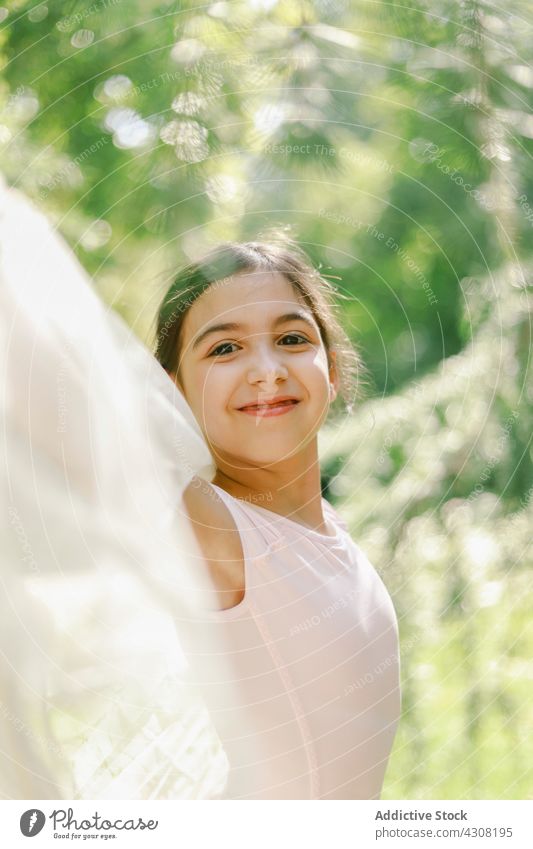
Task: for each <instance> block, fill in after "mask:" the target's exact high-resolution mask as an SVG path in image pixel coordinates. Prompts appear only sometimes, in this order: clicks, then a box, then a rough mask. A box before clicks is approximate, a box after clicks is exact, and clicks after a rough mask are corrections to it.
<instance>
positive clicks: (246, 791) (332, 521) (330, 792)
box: [156, 242, 400, 799]
mask: <svg viewBox="0 0 533 849" xmlns="http://www.w3.org/2000/svg"><path fill="white" fill-rule="evenodd" d="M333 292H334V290H333V287H331V285H330V284H329V283H328V282H327V281H326V280H324V278H322V277H321V276H320V275H319V274H318V272H317V271H316V270H314V269H313V268H312V267H311V265H310V264H309V261H308V260H307V258H306V257H305V256H304V255H303V253H302V252H301V251H299V250H297V249H296V248H295V247H294V246H292V245H279V244H270V243H262V242H249V243H245V244H226V245H222V246H221V247H219V248H217V249H215V250H214V251H213V252H212V253H211V254H209V255H208V256H207V257H206V258H205V259H204V260H203V261H201V262H198V263H195V264H193V265H191V266H189V267H188V268H186V269H185V270H184V271H183V272H181V273H180V274H179V275H178V277H177V278H176V280H175V281H174V283H173V285H172V286H171V288H170V290H169V291H168V293H167V295H166V297H165V298H164V301H163V303H162V305H161V308H160V312H159V316H158V330H157V350H156V356H157V358H158V360H159V361H160V363H161V364H162V365H163V367H164V368H165V369H166V370H167V372H168V374H169V375H170V376H171V377H172V379H173V380H174V381H175V383H176V385H177V386H178V388H179V390H180V391H181V393H182V394H183V396H184V397H185V399H186V401H187V403H188V404H189V406H190V408H191V410H192V412H193V414H194V416H195V418H196V420H197V421H198V424H199V426H200V428H201V430H202V432H203V434H204V436H205V439H206V442H207V445H208V447H209V450H210V452H211V455H212V457H213V460H214V464H215V467H216V473H215V475H214V477H213V479H212V481H211V482H210V483H209V482H207V481H202V480H200V479H199V478H197V477H194V478H193V479H192V480H191V483H190V485H189V486H188V488H187V489H186V490H185V495H184V507H185V509H186V512H187V514H188V516H189V517H190V520H191V522H192V526H193V529H194V531H195V535H196V537H197V540H198V543H199V547H200V549H201V552H202V553H203V555H204V557H205V560H206V563H207V566H208V570H209V573H210V576H211V578H212V585H213V597H212V599H211V602H210V607H211V608H212V609H211V610H209V611H206V613H205V617H204V626H205V628H208V627H209V628H215V629H216V631H215V633H216V634H217V635H218V636H219V644H220V645H225V649H224V654H225V655H226V656H227V657H228V658H229V660H230V668H231V674H232V676H233V680H234V681H236V682H238V686H239V704H238V705H233V706H232V707H231V708H230V706H228V705H226V707H225V709H224V707H222V708H221V709H220V710H217V711H215V714H216V715H214V717H213V718H214V721H215V725H216V726H217V729H218V731H219V734H220V737H221V739H222V742H223V743H224V746H225V749H226V752H227V754H228V757H229V762H230V767H231V771H230V778H229V782H228V785H227V788H226V798H233V799H236V798H239V799H243V798H245V799H376V798H379V795H380V791H381V786H382V782H383V776H384V772H385V768H386V764H387V759H388V757H389V753H390V749H391V746H392V742H393V739H394V734H395V730H396V724H397V721H398V716H399V709H400V697H399V685H398V667H399V662H398V630H397V622H396V617H395V614H394V609H393V606H392V602H391V599H390V597H389V595H388V593H387V590H386V589H385V587H384V585H383V583H382V581H381V579H380V578H379V576H378V574H377V573H376V571H375V570H374V568H373V566H372V565H371V564H370V563H369V561H368V559H367V558H366V556H365V555H364V553H363V552H362V551H361V549H360V548H359V547H358V546H357V545H356V544H355V543H354V542H353V541H352V539H351V538H350V535H349V533H348V529H347V526H346V524H345V523H344V521H343V520H342V519H341V517H340V516H339V515H338V513H337V512H336V511H335V510H334V509H333V508H332V506H331V505H330V504H329V503H328V502H327V501H326V500H325V499H324V498H322V496H321V487H320V467H319V460H318V448H317V434H318V431H319V429H320V427H321V425H322V424H323V422H324V421H325V419H326V416H327V414H328V411H329V409H330V405H331V404H332V403H333V401H334V400H335V398H336V397H337V396H338V395H341V396H342V397H344V399H345V400H347V401H348V402H349V399H350V397H351V395H352V391H353V383H354V380H355V378H356V377H357V376H358V374H359V373H360V371H361V368H362V366H361V363H360V361H359V359H358V356H357V354H356V352H355V350H354V349H353V348H352V347H351V346H350V344H349V342H348V339H347V337H346V335H345V334H344V333H343V331H342V330H341V327H340V325H339V323H338V321H337V319H336V316H335V307H334V300H333ZM209 668H210V671H211V673H212V666H210V667H209ZM222 683H223V682H222V681H218V682H217V681H213V680H212V674H211V680H209V681H208V682H203V684H204V686H205V687H206V692H207V693H208V699H209V693H210V694H211V695H212V696H213V697H214V694H215V692H216V688H217V686H218V685H219V684H222ZM235 711H237V712H238V719H237V720H236V716H235Z"/></svg>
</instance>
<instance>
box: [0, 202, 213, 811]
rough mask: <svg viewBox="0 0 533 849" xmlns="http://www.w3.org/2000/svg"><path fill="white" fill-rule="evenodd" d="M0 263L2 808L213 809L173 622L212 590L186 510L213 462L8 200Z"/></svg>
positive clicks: (169, 394) (206, 733)
mask: <svg viewBox="0 0 533 849" xmlns="http://www.w3.org/2000/svg"><path fill="white" fill-rule="evenodd" d="M0 250H1V256H0V261H1V266H0V275H1V279H0V283H1V288H0V304H1V315H0V350H1V353H2V358H1V366H2V372H3V375H2V376H3V380H2V386H3V391H2V396H1V402H0V405H1V412H2V440H3V449H2V454H3V463H2V469H3V474H2V483H3V486H2V500H3V505H2V512H3V516H4V529H3V530H4V532H3V534H2V543H1V555H2V559H1V572H0V575H1V584H0V586H1V592H2V612H1V616H0V652H1V653H2V663H1V665H0V741H1V742H0V798H15V799H16V798H19V799H22V798H28V799H29V798H33V799H46V798H61V797H63V798H91V799H93V798H94V799H97V798H159V799H161V798H212V797H217V796H218V795H219V794H220V793H221V792H222V790H223V787H224V783H225V781H226V776H227V759H226V756H225V753H224V751H223V750H222V748H221V746H220V743H219V741H218V739H217V737H216V735H215V733H214V730H213V726H212V723H211V720H210V717H209V714H208V713H207V711H206V710H205V708H204V707H203V704H202V703H201V702H200V701H199V700H198V695H197V693H196V692H195V691H194V689H193V688H192V687H191V686H190V685H189V683H188V667H187V662H186V659H185V656H184V653H183V651H182V648H181V646H182V645H183V642H184V641H183V636H186V635H180V634H179V633H176V630H175V626H174V618H175V617H176V614H178V615H177V617H176V618H178V619H179V621H180V622H181V623H183V622H186V621H187V617H188V616H189V614H190V616H194V611H195V607H194V599H195V597H196V592H197V590H198V589H199V588H200V589H201V587H202V586H204V588H205V584H203V583H202V582H203V581H205V580H206V579H205V571H204V568H203V562H201V558H200V557H199V553H198V550H197V548H196V547H195V545H194V543H193V539H192V535H191V531H190V527H189V525H188V523H187V521H186V519H185V517H184V515H183V511H182V510H181V508H180V499H181V494H182V491H183V488H184V486H185V484H186V483H187V481H188V480H189V479H190V477H191V476H192V475H193V474H195V473H199V474H203V475H204V476H206V477H209V476H210V473H211V471H212V466H211V457H210V455H209V452H208V450H207V447H206V445H205V443H204V441H203V439H202V436H201V433H200V431H199V429H198V427H197V425H196V423H195V421H194V418H193V417H192V414H191V413H190V410H189V409H188V407H187V405H186V404H185V402H184V400H183V398H182V397H181V395H180V394H179V392H178V391H177V390H176V389H175V387H174V384H173V383H172V382H171V381H170V380H169V378H168V377H167V375H166V374H165V372H164V371H163V369H162V368H161V367H160V366H159V364H158V363H157V362H156V360H155V359H154V357H153V356H152V354H151V353H150V352H149V351H148V350H147V349H146V348H145V347H144V346H143V345H142V344H141V343H140V342H139V341H138V340H137V339H136V338H135V337H134V336H133V334H132V333H131V331H130V330H129V329H128V328H127V327H126V325H125V324H124V323H123V322H122V321H121V320H120V318H119V317H118V316H117V315H116V314H114V313H113V312H112V311H110V310H109V309H108V308H106V306H105V305H104V304H103V303H102V302H101V301H100V299H99V298H98V297H97V295H96V294H95V292H94V291H93V288H92V286H91V282H90V280H89V279H88V278H87V276H86V275H85V273H84V272H83V270H82V269H81V267H80V265H79V264H78V262H77V261H76V259H75V258H74V256H73V254H72V253H71V251H70V250H69V249H68V247H67V246H66V245H65V244H64V242H63V241H62V239H61V238H60V237H59V236H58V235H57V233H56V232H55V231H54V230H53V228H52V227H51V226H50V224H49V223H48V222H47V220H46V219H45V217H44V216H43V215H41V214H40V213H39V212H38V211H37V210H35V208H34V207H32V206H31V204H30V203H29V202H28V201H27V200H26V199H25V198H24V197H23V196H22V195H20V194H19V193H17V192H15V191H13V190H9V189H6V188H5V187H0ZM200 565H202V568H199V567H200ZM182 627H183V626H182ZM217 662H220V655H219V656H218V661H217Z"/></svg>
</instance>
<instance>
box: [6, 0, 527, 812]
mask: <svg viewBox="0 0 533 849" xmlns="http://www.w3.org/2000/svg"><path fill="white" fill-rule="evenodd" d="M0 21H1V23H0V27H1V29H0V56H1V61H2V63H3V81H2V83H1V84H0V143H1V144H2V149H3V159H2V161H3V166H2V167H3V172H4V174H5V176H6V178H7V179H8V181H9V182H10V183H11V184H13V185H16V186H19V187H21V188H22V189H23V190H24V191H25V192H26V193H27V194H28V195H29V196H30V197H32V198H34V199H35V200H36V202H37V203H38V204H39V205H40V206H41V208H42V209H43V210H45V211H46V212H47V213H48V214H49V215H51V216H52V217H53V218H54V220H55V221H56V223H57V226H58V227H59V229H60V230H61V231H62V232H63V233H64V234H65V236H66V238H67V239H68V240H69V242H70V243H71V245H72V246H73V247H74V249H75V250H76V252H77V253H78V255H79V256H80V258H81V260H82V262H83V264H84V265H85V266H86V267H87V268H88V269H89V271H90V272H91V273H92V274H93V275H94V279H95V286H96V287H97V288H98V290H99V291H100V292H101V294H102V296H103V297H104V299H105V300H106V301H107V302H108V303H110V304H111V305H113V306H114V308H115V309H117V310H118V311H119V312H120V313H121V314H122V315H123V316H124V317H125V318H126V320H127V321H128V322H129V323H130V324H131V326H132V327H133V328H134V329H135V331H136V332H137V333H138V334H139V335H140V336H141V337H142V338H144V339H145V340H150V332H151V328H152V322H153V317H154V314H155V311H156V309H157V305H158V303H159V300H160V297H161V295H162V293H163V291H164V289H165V287H166V285H167V283H168V280H169V277H170V276H171V275H172V273H173V271H174V270H175V269H176V268H177V267H178V266H180V265H181V264H183V263H184V262H185V261H187V260H188V259H190V258H194V257H195V256H197V255H198V254H199V253H201V252H203V250H204V249H205V248H206V247H209V246H210V245H212V244H213V243H215V242H217V241H219V240H221V239H227V238H231V239H241V238H253V237H256V236H257V235H261V234H265V233H268V232H269V231H270V230H271V229H272V228H274V227H275V228H278V229H279V228H281V229H283V228H285V229H288V230H289V231H290V233H291V234H292V235H293V236H294V237H296V238H297V239H298V240H299V241H300V242H301V244H302V245H303V246H304V247H305V248H306V249H307V251H308V252H309V254H310V255H311V257H312V258H313V260H314V261H315V262H316V263H320V264H321V266H322V270H323V272H324V273H325V274H327V275H330V276H331V277H333V278H335V279H336V281H337V283H338V286H339V290H340V291H342V292H344V293H345V294H347V295H348V296H349V299H348V300H346V301H343V302H342V307H343V310H344V317H345V321H346V326H347V329H348V330H349V331H350V333H351V335H352V337H353V338H354V340H356V341H357V342H358V344H359V345H360V347H361V349H362V352H363V356H364V358H365V361H366V363H367V365H368V367H369V369H370V373H371V375H372V383H373V385H372V387H371V388H370V392H369V395H371V396H374V397H369V398H368V399H367V400H366V401H365V402H364V403H361V404H360V406H359V407H358V408H357V409H356V411H355V414H354V415H353V416H351V417H350V418H349V419H341V420H339V421H338V422H336V423H335V424H334V425H333V426H332V427H331V428H329V429H327V430H325V431H324V433H323V434H322V451H323V458H324V481H325V483H326V484H327V490H326V491H327V494H328V497H331V498H332V499H333V500H335V501H336V502H337V503H338V506H339V509H340V510H341V512H343V513H344V515H345V516H346V517H347V519H348V521H349V522H350V527H351V529H352V531H353V533H354V536H355V538H356V539H357V540H358V541H359V542H360V543H361V545H362V546H363V547H364V548H365V549H366V550H367V551H368V553H369V555H370V556H371V559H372V560H373V562H374V563H375V564H376V566H377V568H378V570H379V571H380V573H381V574H382V575H383V578H384V580H385V582H386V584H387V586H388V587H389V589H390V590H391V592H392V594H393V597H394V601H395V605H396V609H397V611H398V615H399V619H400V629H401V636H402V646H403V648H402V675H403V718H402V723H401V726H400V730H399V733H398V736H397V740H396V744H395V748H394V752H393V757H392V759H391V763H390V767H389V770H388V774H387V781H386V785H385V788H384V797H386V798H441V799H442V798H526V797H528V796H530V795H531V786H532V775H531V763H533V752H532V745H531V734H530V733H529V739H528V731H529V732H530V731H531V720H532V712H531V697H530V691H531V678H532V677H533V665H532V660H531V656H532V647H533V636H532V633H531V631H532V626H531V616H530V615H529V616H528V608H529V609H530V606H531V577H530V576H531V568H530V567H531V550H530V538H531V527H532V521H531V520H532V512H533V509H532V501H533V499H532V489H531V486H532V484H533V475H532V462H531V461H532V448H531V420H532V417H531V406H532V400H533V398H532V395H533V389H532V381H531V373H530V372H531V368H530V351H531V320H530V315H531V285H530V281H531V262H532V258H533V257H532V254H533V249H532V239H531V228H532V227H533V169H532V168H531V152H532V147H533V118H532V116H531V100H532V91H533V71H532V70H531V67H530V65H529V64H528V63H529V62H531V44H532V43H533V42H532V26H533V18H532V16H531V8H530V6H529V4H527V3H525V2H523V0H517V2H515V3H514V4H513V8H512V12H511V11H506V10H505V9H503V8H499V7H497V6H494V5H492V4H490V3H485V2H474V0H463V2H449V1H448V2H447V0H437V2H429V0H422V2H417V3H416V4H414V3H412V4H411V3H409V2H407V3H396V2H386V3H385V2H383V3H380V2H366V0H360V2H356V3H351V2H349V0H307V1H305V0H249V1H248V2H240V0H237V2H225V1H224V0H221V1H220V2H214V3H212V4H211V5H201V4H195V3H190V2H186V3H155V2H150V0H143V2H140V0H130V2H128V3H127V4H126V3H125V2H124V0H96V2H94V3H92V4H91V3H90V0H87V2H86V3H79V2H67V1H66V0H58V2H55V3H53V4H51V3H50V4H49V5H47V4H45V3H40V4H35V3H27V2H23V0H19V1H18V2H17V0H15V2H12V3H11V4H9V7H6V8H3V7H2V9H0Z"/></svg>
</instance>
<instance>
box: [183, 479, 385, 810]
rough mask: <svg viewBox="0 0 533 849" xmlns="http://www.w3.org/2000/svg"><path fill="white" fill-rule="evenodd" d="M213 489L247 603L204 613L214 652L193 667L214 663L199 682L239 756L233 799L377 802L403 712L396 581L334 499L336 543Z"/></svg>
mask: <svg viewBox="0 0 533 849" xmlns="http://www.w3.org/2000/svg"><path fill="white" fill-rule="evenodd" d="M211 486H212V487H213V489H214V490H216V492H217V493H218V495H219V496H220V498H221V499H222V500H223V502H224V503H225V505H226V506H227V508H228V509H229V511H230V512H231V514H232V516H233V518H234V521H235V523H236V525H237V528H238V529H239V532H240V537H241V541H242V547H243V552H244V569H245V596H244V599H243V600H242V602H241V603H240V604H238V605H237V606H236V607H232V608H229V609H228V610H221V611H205V612H202V614H201V622H200V623H199V624H200V632H201V633H203V634H205V635H206V636H208V637H209V639H210V642H209V646H210V649H209V657H208V658H207V656H206V655H202V653H201V652H198V648H196V657H195V659H194V662H193V664H192V666H193V668H194V669H195V670H197V671H198V670H201V668H202V657H203V658H204V660H208V663H207V666H206V676H205V677H204V678H202V679H201V680H200V681H198V683H199V684H200V685H201V688H202V690H203V692H204V695H205V699H206V702H207V705H208V707H211V715H212V719H213V722H214V724H215V727H216V729H217V731H218V734H219V736H220V739H221V741H222V743H223V745H224V748H225V750H226V753H227V755H228V759H229V764H230V772H229V779H228V782H227V785H226V789H225V792H224V795H223V796H222V798H229V799H378V798H379V796H380V792H381V786H382V783H383V777H384V773H385V768H386V766H387V760H388V757H389V754H390V750H391V747H392V743H393V739H394V734H395V731H396V725H397V721H398V718H399V712H400V691H399V655H398V627H397V621H396V616H395V613H394V608H393V606H392V602H391V599H390V596H389V594H388V592H387V590H386V589H385V586H384V585H383V583H382V581H381V579H380V577H379V576H378V574H377V572H376V571H375V569H374V568H373V566H372V565H371V564H370V562H369V561H368V559H367V558H366V556H365V555H364V553H363V552H362V551H361V549H360V548H359V547H358V546H357V545H356V544H355V543H354V542H353V540H352V539H351V537H350V535H349V533H348V529H347V526H346V524H345V523H344V521H343V520H342V519H341V517H340V516H339V515H338V513H337V512H336V511H335V510H334V508H333V507H332V506H331V505H330V504H329V503H328V502H327V501H326V500H325V499H322V503H323V509H324V516H325V518H326V520H327V522H328V524H329V526H330V528H331V529H332V530H334V532H335V535H334V536H328V535H326V534H322V533H319V532H318V531H314V530H312V529H310V528H307V527H305V526H304V525H302V524H300V523H299V522H295V521H293V520H291V519H289V518H286V517H284V516H280V515H278V514H277V513H273V512H272V511H271V510H267V509H266V508H264V507H261V506H259V505H257V504H255V503H250V502H249V501H245V500H243V499H238V498H235V497H233V496H231V495H229V494H228V493H227V492H225V491H224V490H223V489H221V488H220V487H217V486H215V485H214V484H211ZM195 645H196V646H198V643H195ZM213 646H215V647H216V649H215V651H218V649H220V653H221V655H223V657H224V660H225V663H223V664H217V663H216V657H215V658H213ZM228 675H229V676H230V678H231V683H232V690H233V692H234V693H236V694H237V696H236V698H234V699H232V700H230V699H228V697H227V692H228V691H227V687H226V689H224V688H225V685H227V683H228V680H227V678H228ZM224 692H226V695H224V696H221V693H224Z"/></svg>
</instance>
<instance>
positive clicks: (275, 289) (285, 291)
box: [183, 271, 310, 345]
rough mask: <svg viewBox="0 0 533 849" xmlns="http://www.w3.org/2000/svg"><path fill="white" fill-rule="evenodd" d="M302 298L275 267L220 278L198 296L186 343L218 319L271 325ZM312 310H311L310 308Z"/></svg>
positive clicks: (187, 320) (185, 334)
mask: <svg viewBox="0 0 533 849" xmlns="http://www.w3.org/2000/svg"><path fill="white" fill-rule="evenodd" d="M302 303H303V301H302V299H301V297H299V294H298V292H297V291H296V290H295V289H294V287H293V286H292V285H291V283H289V281H288V280H287V278H286V277H284V275H283V274H280V273H279V272H273V271H249V272H241V273H239V274H235V275H233V276H232V277H226V278H224V280H220V281H217V282H215V283H213V284H211V286H210V287H209V288H208V289H206V291H205V292H203V293H202V294H201V295H200V297H199V298H197V299H196V300H195V301H194V303H193V305H192V306H191V307H190V309H189V310H188V312H187V315H186V316H185V320H184V323H183V343H184V344H185V345H187V343H188V342H189V340H191V339H193V338H194V336H196V334H197V333H199V332H200V331H201V330H203V329H205V327H206V326H207V325H208V324H211V323H212V322H213V321H215V320H219V321H235V322H240V321H242V322H243V323H245V322H246V323H247V324H250V323H252V322H254V323H255V322H260V323H262V324H265V325H268V324H269V322H270V320H271V318H273V317H275V316H276V315H277V314H278V313H281V312H284V311H286V310H285V307H287V306H290V305H293V306H294V305H297V306H299V307H301V306H302ZM307 311H308V312H309V313H310V310H307Z"/></svg>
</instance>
